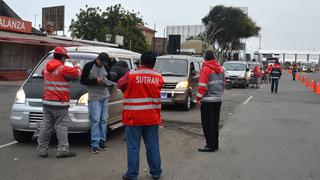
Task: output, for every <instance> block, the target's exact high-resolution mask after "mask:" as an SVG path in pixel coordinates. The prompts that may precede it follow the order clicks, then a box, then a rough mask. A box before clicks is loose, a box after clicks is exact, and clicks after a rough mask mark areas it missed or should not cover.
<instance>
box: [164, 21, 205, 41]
mask: <svg viewBox="0 0 320 180" xmlns="http://www.w3.org/2000/svg"><path fill="white" fill-rule="evenodd" d="M205 29H206V28H205V26H204V25H181V26H167V33H166V37H167V38H169V35H181V43H183V42H185V41H186V40H187V39H188V38H191V37H197V36H198V35H199V34H201V33H203V32H204V31H205Z"/></svg>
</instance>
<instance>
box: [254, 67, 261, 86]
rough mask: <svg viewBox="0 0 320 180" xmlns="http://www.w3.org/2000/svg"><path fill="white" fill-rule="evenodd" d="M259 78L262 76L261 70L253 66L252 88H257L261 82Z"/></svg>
mask: <svg viewBox="0 0 320 180" xmlns="http://www.w3.org/2000/svg"><path fill="white" fill-rule="evenodd" d="M261 76H262V72H261V69H260V68H259V66H258V65H255V66H254V69H253V82H254V84H253V87H254V85H255V86H256V88H258V87H259V85H260V82H261Z"/></svg>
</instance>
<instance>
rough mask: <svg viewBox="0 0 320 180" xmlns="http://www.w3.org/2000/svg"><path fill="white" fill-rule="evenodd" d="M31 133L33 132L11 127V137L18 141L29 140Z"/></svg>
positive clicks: (24, 141)
mask: <svg viewBox="0 0 320 180" xmlns="http://www.w3.org/2000/svg"><path fill="white" fill-rule="evenodd" d="M33 134H34V132H28V131H19V130H16V129H13V137H14V139H15V140H16V141H18V142H19V143H26V142H30V141H31V139H32V137H33Z"/></svg>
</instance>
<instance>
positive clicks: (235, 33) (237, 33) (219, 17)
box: [202, 5, 261, 50]
mask: <svg viewBox="0 0 320 180" xmlns="http://www.w3.org/2000/svg"><path fill="white" fill-rule="evenodd" d="M202 22H203V23H204V24H205V25H206V28H207V31H206V34H207V40H208V41H209V42H210V43H211V44H214V43H215V42H218V44H219V46H220V48H221V49H224V50H225V49H228V48H230V47H231V43H233V42H237V41H239V39H241V38H249V37H252V36H257V35H258V34H259V31H260V29H261V28H260V27H258V26H257V25H256V23H255V22H254V21H253V20H252V19H251V18H250V17H248V16H247V15H246V14H245V13H244V12H243V11H242V10H240V9H239V8H234V7H225V6H223V5H219V6H215V7H214V8H213V9H212V10H211V11H210V12H209V14H208V15H207V16H205V17H204V18H203V19H202Z"/></svg>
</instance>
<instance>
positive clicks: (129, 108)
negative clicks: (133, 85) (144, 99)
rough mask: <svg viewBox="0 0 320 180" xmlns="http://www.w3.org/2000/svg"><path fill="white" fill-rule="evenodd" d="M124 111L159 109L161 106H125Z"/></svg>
mask: <svg viewBox="0 0 320 180" xmlns="http://www.w3.org/2000/svg"><path fill="white" fill-rule="evenodd" d="M123 109H124V110H148V109H161V105H155V104H153V105H125V106H124V107H123Z"/></svg>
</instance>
